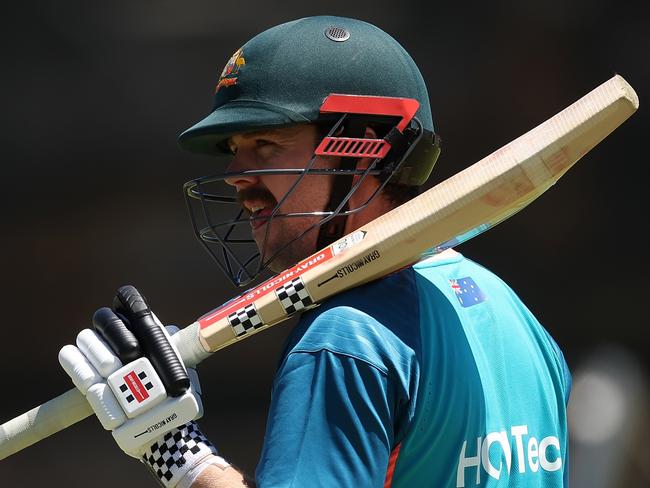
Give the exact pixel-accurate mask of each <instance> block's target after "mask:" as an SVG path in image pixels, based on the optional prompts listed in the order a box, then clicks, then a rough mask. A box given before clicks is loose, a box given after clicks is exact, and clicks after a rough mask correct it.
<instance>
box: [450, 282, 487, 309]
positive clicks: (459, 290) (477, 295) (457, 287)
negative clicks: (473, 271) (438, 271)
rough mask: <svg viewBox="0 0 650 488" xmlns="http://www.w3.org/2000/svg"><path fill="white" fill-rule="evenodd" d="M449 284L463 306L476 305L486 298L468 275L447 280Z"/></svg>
mask: <svg viewBox="0 0 650 488" xmlns="http://www.w3.org/2000/svg"><path fill="white" fill-rule="evenodd" d="M449 284H450V285H451V289H452V290H454V294H455V295H456V298H458V301H459V302H460V304H461V305H462V306H463V307H471V306H472V305H478V304H479V303H483V302H484V301H485V300H487V297H486V296H485V293H483V291H482V290H481V289H480V288H479V287H478V285H477V284H476V282H475V281H474V280H473V279H472V278H471V277H470V276H467V277H465V278H458V279H457V280H449Z"/></svg>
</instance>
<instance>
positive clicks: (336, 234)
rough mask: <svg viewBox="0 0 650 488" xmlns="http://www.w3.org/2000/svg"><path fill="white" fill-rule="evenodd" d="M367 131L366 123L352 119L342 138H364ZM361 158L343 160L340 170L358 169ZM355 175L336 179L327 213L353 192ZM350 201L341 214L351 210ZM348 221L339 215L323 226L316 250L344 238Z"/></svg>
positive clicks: (319, 232) (339, 176) (345, 216)
mask: <svg viewBox="0 0 650 488" xmlns="http://www.w3.org/2000/svg"><path fill="white" fill-rule="evenodd" d="M365 131H366V123H365V122H364V121H362V120H359V119H356V120H355V119H350V120H348V122H347V123H346V125H345V129H344V130H343V132H342V134H341V136H343V137H363V136H364V134H365ZM358 162H359V158H346V157H342V158H341V164H340V165H339V169H343V170H354V169H356V167H357V163H358ZM353 179H354V175H352V174H343V175H337V176H335V177H334V184H333V185H332V191H331V193H330V199H329V202H328V203H327V206H326V207H325V211H326V212H333V211H335V210H336V209H337V208H338V206H339V205H341V202H342V201H343V199H345V197H346V196H347V195H348V194H349V193H350V191H351V190H352V183H353ZM349 208H350V206H349V200H348V201H347V202H346V203H345V205H344V206H343V208H341V212H342V213H345V212H346V211H347V210H349ZM347 220H348V216H347V215H337V216H336V217H334V218H333V219H331V220H330V221H329V222H327V223H326V224H325V225H322V226H321V227H320V229H319V231H318V241H317V244H316V250H318V249H323V248H325V247H327V246H329V245H330V244H332V243H333V242H335V241H337V240H339V239H340V238H341V237H343V233H344V232H345V224H346V222H347Z"/></svg>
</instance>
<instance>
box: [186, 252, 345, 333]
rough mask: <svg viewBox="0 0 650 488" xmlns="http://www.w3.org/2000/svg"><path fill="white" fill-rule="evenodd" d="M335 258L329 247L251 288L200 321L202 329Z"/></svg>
mask: <svg viewBox="0 0 650 488" xmlns="http://www.w3.org/2000/svg"><path fill="white" fill-rule="evenodd" d="M333 256H334V254H333V252H332V247H331V246H330V247H328V248H326V249H324V250H323V251H321V252H319V253H318V254H314V255H312V256H310V257H308V258H307V259H305V260H303V261H301V262H299V263H298V264H296V265H295V266H292V267H291V268H289V269H287V270H285V271H283V272H282V273H280V274H278V275H277V276H274V277H273V278H270V279H268V280H267V281H265V282H264V283H262V284H261V285H260V286H258V287H256V288H251V289H250V290H248V291H247V292H245V293H243V294H241V295H239V296H238V297H237V298H235V299H234V300H230V301H229V302H226V303H225V304H224V305H222V306H221V307H219V308H217V309H216V310H213V311H212V312H210V313H209V314H207V315H205V316H203V317H201V318H200V319H199V325H200V327H201V328H202V329H204V328H205V327H209V326H210V325H212V324H214V323H215V322H217V321H219V320H221V319H222V318H223V317H226V316H229V315H231V314H233V312H236V311H238V310H241V309H243V308H244V307H245V306H246V305H249V304H252V303H253V302H254V301H255V300H257V299H258V298H261V297H263V296H264V295H266V294H268V293H271V292H273V291H275V289H276V288H277V287H278V286H280V285H282V284H283V283H284V282H286V281H289V280H292V279H295V278H297V277H298V276H300V275H301V274H303V273H304V272H305V271H308V270H310V269H313V268H314V267H316V266H319V265H321V264H323V263H324V262H326V261H329V260H330V259H331V258H332V257H333Z"/></svg>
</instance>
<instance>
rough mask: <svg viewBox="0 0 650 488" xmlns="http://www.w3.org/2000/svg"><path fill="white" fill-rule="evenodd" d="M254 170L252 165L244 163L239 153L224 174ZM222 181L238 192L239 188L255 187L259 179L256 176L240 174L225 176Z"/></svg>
mask: <svg viewBox="0 0 650 488" xmlns="http://www.w3.org/2000/svg"><path fill="white" fill-rule="evenodd" d="M251 169H254V168H253V165H252V164H250V163H246V162H245V158H244V157H243V156H241V155H240V153H237V154H236V155H235V157H234V158H233V160H232V161H231V162H230V164H229V165H228V168H227V169H226V173H242V172H243V171H247V170H251ZM224 181H225V182H226V183H227V184H229V185H231V186H234V187H235V188H237V190H239V189H240V188H248V187H250V186H253V185H255V184H256V183H257V182H258V181H259V177H257V176H256V175H250V174H249V175H242V174H234V175H232V176H226V178H224Z"/></svg>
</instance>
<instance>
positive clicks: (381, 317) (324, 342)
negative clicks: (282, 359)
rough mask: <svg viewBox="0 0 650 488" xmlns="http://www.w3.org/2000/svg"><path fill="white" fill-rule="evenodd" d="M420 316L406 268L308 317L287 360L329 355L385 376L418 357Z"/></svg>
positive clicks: (348, 293)
mask: <svg viewBox="0 0 650 488" xmlns="http://www.w3.org/2000/svg"><path fill="white" fill-rule="evenodd" d="M418 314H419V310H418V306H417V291H416V285H415V277H414V271H413V269H412V268H406V269H404V270H401V271H399V272H397V273H393V274H392V275H390V276H387V277H385V278H382V279H380V280H376V281H373V282H371V283H368V284H365V285H363V286H359V287H356V288H353V289H351V290H347V291H345V292H342V293H340V294H338V295H336V296H335V297H333V298H332V299H330V300H328V301H327V302H325V303H323V304H322V305H320V306H319V307H317V308H315V309H312V310H310V311H308V312H306V313H304V314H303V315H302V317H301V318H300V321H299V322H298V324H297V325H296V327H295V329H294V330H293V331H292V333H291V336H290V338H289V342H288V344H287V349H286V354H290V353H296V352H317V351H321V350H327V351H330V352H334V353H337V354H343V355H346V356H352V357H356V358H358V359H361V360H363V361H366V362H369V363H371V364H373V365H375V366H377V367H379V368H380V369H382V370H383V369H386V368H387V367H388V366H387V364H388V363H390V362H393V361H400V362H401V361H404V360H408V358H409V357H411V356H412V355H414V354H416V353H419V351H418V349H419V344H420V336H419V315H418ZM286 354H285V355H286Z"/></svg>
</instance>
